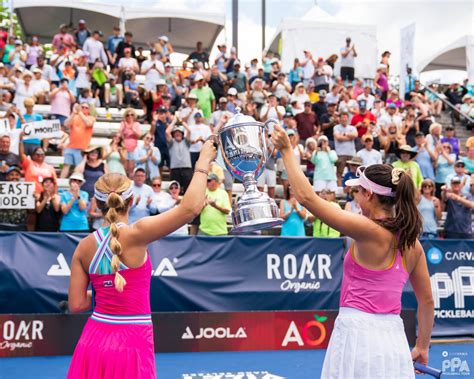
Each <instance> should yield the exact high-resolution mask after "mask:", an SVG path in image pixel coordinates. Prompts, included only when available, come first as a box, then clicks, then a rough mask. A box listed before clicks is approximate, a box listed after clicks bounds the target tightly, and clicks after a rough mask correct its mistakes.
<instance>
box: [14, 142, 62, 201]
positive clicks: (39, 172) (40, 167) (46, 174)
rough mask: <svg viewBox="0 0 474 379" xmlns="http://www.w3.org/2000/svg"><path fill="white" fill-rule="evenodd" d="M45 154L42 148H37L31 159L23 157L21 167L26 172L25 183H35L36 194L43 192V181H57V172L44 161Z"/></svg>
mask: <svg viewBox="0 0 474 379" xmlns="http://www.w3.org/2000/svg"><path fill="white" fill-rule="evenodd" d="M44 157H45V153H44V150H43V148H42V147H41V146H37V147H36V148H35V149H34V150H33V152H32V153H31V158H30V157H27V156H26V155H23V159H22V162H21V166H22V168H23V170H24V172H25V181H27V182H33V183H35V193H36V194H39V193H41V192H42V191H43V185H42V183H43V179H44V178H53V179H54V180H56V170H55V169H54V167H53V166H51V165H50V164H48V163H46V162H45V161H44Z"/></svg>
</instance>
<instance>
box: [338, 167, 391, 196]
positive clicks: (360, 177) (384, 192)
mask: <svg viewBox="0 0 474 379" xmlns="http://www.w3.org/2000/svg"><path fill="white" fill-rule="evenodd" d="M362 168H364V169H365V166H360V167H358V168H357V171H356V175H357V178H356V179H349V180H347V181H346V186H349V187H352V186H361V187H362V188H365V189H366V190H367V191H370V192H372V193H376V194H377V195H381V196H390V197H395V192H392V189H391V188H390V187H385V186H381V185H380V184H377V183H374V182H373V181H371V180H370V179H369V178H367V176H365V174H364V170H363V169H362Z"/></svg>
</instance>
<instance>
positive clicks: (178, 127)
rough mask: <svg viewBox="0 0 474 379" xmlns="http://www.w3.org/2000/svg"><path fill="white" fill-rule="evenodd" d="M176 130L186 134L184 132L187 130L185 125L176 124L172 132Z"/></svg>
mask: <svg viewBox="0 0 474 379" xmlns="http://www.w3.org/2000/svg"><path fill="white" fill-rule="evenodd" d="M174 132H181V133H183V134H184V132H185V129H184V126H183V125H175V126H174V127H173V129H172V130H171V134H173V133H174Z"/></svg>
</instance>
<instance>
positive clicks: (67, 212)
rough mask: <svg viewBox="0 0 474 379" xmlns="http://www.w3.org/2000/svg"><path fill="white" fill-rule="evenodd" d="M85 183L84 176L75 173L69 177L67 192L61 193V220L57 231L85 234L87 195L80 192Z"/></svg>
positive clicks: (86, 226) (87, 224)
mask: <svg viewBox="0 0 474 379" xmlns="http://www.w3.org/2000/svg"><path fill="white" fill-rule="evenodd" d="M84 183H85V180H84V175H82V174H81V173H80V172H75V173H73V174H72V175H71V176H70V177H69V190H68V191H63V192H62V193H61V211H62V213H63V218H62V220H61V226H60V227H59V230H60V231H61V232H87V231H89V223H88V221H87V206H88V203H89V194H88V193H87V192H86V191H82V190H81V186H82V185H83V184H84Z"/></svg>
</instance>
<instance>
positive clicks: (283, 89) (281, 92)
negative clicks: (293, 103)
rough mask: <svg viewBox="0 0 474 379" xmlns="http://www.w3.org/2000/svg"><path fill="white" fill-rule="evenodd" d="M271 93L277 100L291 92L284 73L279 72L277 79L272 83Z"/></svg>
mask: <svg viewBox="0 0 474 379" xmlns="http://www.w3.org/2000/svg"><path fill="white" fill-rule="evenodd" d="M271 91H272V92H273V93H274V94H275V96H276V97H277V99H281V98H282V97H288V96H289V95H290V92H291V91H292V88H291V84H290V83H289V82H288V81H286V75H285V73H284V72H279V73H278V75H277V79H276V80H274V81H273V83H272V87H271Z"/></svg>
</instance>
